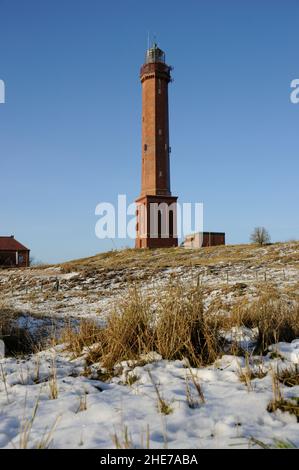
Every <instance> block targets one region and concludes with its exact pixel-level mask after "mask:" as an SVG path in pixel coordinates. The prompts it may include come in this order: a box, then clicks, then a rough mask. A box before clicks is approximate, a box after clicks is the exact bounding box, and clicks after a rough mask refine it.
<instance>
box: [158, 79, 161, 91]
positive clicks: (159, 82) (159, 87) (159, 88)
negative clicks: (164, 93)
mask: <svg viewBox="0 0 299 470" xmlns="http://www.w3.org/2000/svg"><path fill="white" fill-rule="evenodd" d="M158 95H161V79H160V78H159V80H158Z"/></svg>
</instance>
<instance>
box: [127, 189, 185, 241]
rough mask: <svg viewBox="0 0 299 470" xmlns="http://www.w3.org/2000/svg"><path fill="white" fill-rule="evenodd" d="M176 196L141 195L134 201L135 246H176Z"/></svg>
mask: <svg viewBox="0 0 299 470" xmlns="http://www.w3.org/2000/svg"><path fill="white" fill-rule="evenodd" d="M176 202H177V197H175V196H168V197H167V196H143V197H140V198H139V199H137V201H136V205H137V208H136V216H137V226H136V232H137V234H136V242H135V248H170V247H175V246H178V237H177V205H176Z"/></svg>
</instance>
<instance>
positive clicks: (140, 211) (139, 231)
mask: <svg viewBox="0 0 299 470" xmlns="http://www.w3.org/2000/svg"><path fill="white" fill-rule="evenodd" d="M170 71H171V67H170V66H169V65H167V64H166V63H165V53H164V52H163V51H162V50H161V49H159V48H158V46H157V44H153V46H152V47H151V48H150V49H148V50H147V51H146V59H145V63H144V64H143V66H142V67H141V70H140V80H141V84H142V178H141V194H140V196H139V197H138V199H137V200H136V205H137V210H136V214H137V227H136V242H135V247H136V248H164V247H165V248H166V247H172V246H177V244H178V239H177V233H176V232H177V220H176V201H177V197H175V196H172V195H171V191H170V164H169V155H170V146H169V119H168V84H169V82H170V81H171V76H170Z"/></svg>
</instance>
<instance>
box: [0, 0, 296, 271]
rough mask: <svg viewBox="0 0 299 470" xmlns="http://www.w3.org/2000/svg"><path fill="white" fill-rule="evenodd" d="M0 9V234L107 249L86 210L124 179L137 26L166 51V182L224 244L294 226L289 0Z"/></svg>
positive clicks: (132, 166) (277, 235)
mask: <svg viewBox="0 0 299 470" xmlns="http://www.w3.org/2000/svg"><path fill="white" fill-rule="evenodd" d="M0 18H1V26H0V79H2V80H4V81H5V83H6V104H5V105H0V158H1V164H0V172H1V182H0V234H2V235H6V234H15V236H16V238H18V239H19V240H20V241H21V242H22V243H24V244H26V245H28V246H29V247H30V248H31V249H32V254H33V256H35V257H36V258H38V259H39V260H43V261H46V262H56V261H60V260H67V259H71V258H76V257H82V256H88V255H92V254H95V253H97V252H100V251H104V250H108V249H112V248H113V244H112V242H111V240H105V241H103V240H102V241H101V240H98V239H97V238H96V237H95V233H94V226H95V223H96V220H97V217H96V216H95V214H94V210H95V206H96V204H97V203H99V202H101V201H111V202H113V201H115V200H116V197H117V194H119V193H120V194H125V193H126V194H127V196H128V199H129V200H130V201H133V200H134V199H135V197H136V196H137V195H138V194H139V191H140V166H141V137H140V133H141V123H140V114H141V85H140V83H139V67H140V65H141V64H142V62H143V58H144V53H145V49H146V45H147V32H148V31H150V32H151V33H152V34H154V33H156V35H157V38H158V43H159V45H160V47H161V48H162V49H164V50H165V52H166V58H167V62H168V63H169V64H171V65H173V66H174V72H173V76H174V82H173V83H172V84H171V85H170V126H171V127H170V140H171V147H172V153H171V170H172V175H171V179H172V190H173V193H174V194H175V195H178V196H179V200H180V201H181V202H184V201H187V202H188V201H199V202H201V201H202V202H204V218H205V229H206V230H211V231H213V230H214V231H225V232H226V233H227V242H228V243H242V242H247V241H248V239H249V235H250V232H251V230H252V228H253V227H254V226H256V225H264V226H266V227H267V228H268V230H269V231H270V233H271V236H272V240H273V241H278V240H288V239H291V238H297V239H298V238H299V218H298V201H299V185H298V175H299V158H298V149H299V104H298V105H294V104H291V102H290V99H289V95H290V91H291V90H290V82H291V80H293V79H295V78H299V55H298V44H299V28H298V24H299V3H298V0H285V1H282V0H279V1H278V0H277V1H275V0H262V1H258V0H250V1H249V0H243V1H240V0H218V1H213V0H197V1H195V0H184V1H181V0H163V1H161V0H159V1H158V0H150V1H144V0H125V1H124V0H118V1H117V0H111V1H109V2H108V1H101V0H43V1H41V0H26V1H23V0H0ZM116 245H117V246H118V247H121V246H125V245H132V241H128V242H126V241H124V240H120V241H116Z"/></svg>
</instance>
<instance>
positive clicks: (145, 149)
mask: <svg viewBox="0 0 299 470" xmlns="http://www.w3.org/2000/svg"><path fill="white" fill-rule="evenodd" d="M143 149H144V151H145V152H146V151H147V144H144V147H143Z"/></svg>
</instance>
